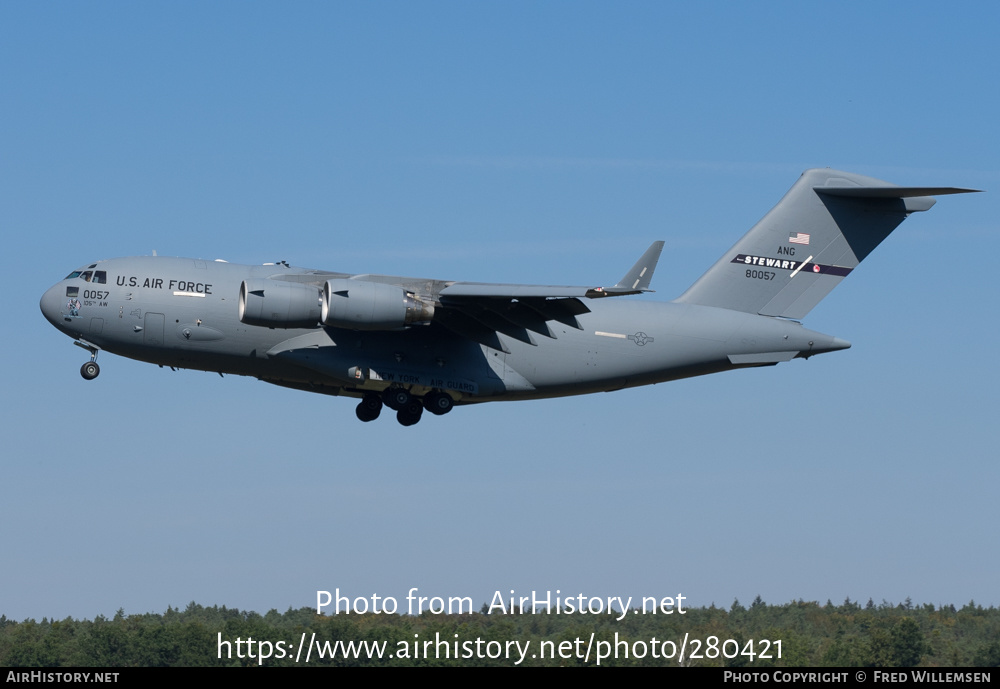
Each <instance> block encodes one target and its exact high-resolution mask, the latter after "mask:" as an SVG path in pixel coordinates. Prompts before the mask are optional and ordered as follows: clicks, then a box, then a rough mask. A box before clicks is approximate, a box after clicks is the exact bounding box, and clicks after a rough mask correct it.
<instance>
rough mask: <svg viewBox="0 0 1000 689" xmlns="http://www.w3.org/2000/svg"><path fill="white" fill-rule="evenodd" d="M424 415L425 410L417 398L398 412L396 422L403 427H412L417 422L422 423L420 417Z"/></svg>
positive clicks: (411, 399) (412, 399)
mask: <svg viewBox="0 0 1000 689" xmlns="http://www.w3.org/2000/svg"><path fill="white" fill-rule="evenodd" d="M423 413H424V408H423V407H422V406H420V402H419V401H418V400H417V399H415V398H412V397H411V398H410V403H409V404H407V405H406V406H405V407H403V408H402V409H400V410H399V411H397V412H396V421H399V423H400V424H401V425H403V426H412V425H413V424H415V423H416V422H418V421H420V417H421V416H422V415H423Z"/></svg>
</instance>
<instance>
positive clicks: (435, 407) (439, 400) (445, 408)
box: [424, 392, 455, 416]
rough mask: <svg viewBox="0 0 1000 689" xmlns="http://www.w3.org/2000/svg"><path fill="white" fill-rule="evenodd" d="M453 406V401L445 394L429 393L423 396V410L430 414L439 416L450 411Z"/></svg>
mask: <svg viewBox="0 0 1000 689" xmlns="http://www.w3.org/2000/svg"><path fill="white" fill-rule="evenodd" d="M454 406H455V400H453V399H452V398H451V395H449V394H448V393H446V392H431V393H428V394H426V395H424V409H426V410H427V411H429V412H430V413H431V414H435V415H437V416H441V415H442V414H447V413H448V412H450V411H451V408H452V407H454Z"/></svg>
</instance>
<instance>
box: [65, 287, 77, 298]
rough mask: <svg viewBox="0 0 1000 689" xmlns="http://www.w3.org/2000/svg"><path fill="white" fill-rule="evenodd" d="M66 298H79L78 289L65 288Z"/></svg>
mask: <svg viewBox="0 0 1000 689" xmlns="http://www.w3.org/2000/svg"><path fill="white" fill-rule="evenodd" d="M66 296H67V297H74V298H75V297H79V296H80V288H79V287H67V288H66Z"/></svg>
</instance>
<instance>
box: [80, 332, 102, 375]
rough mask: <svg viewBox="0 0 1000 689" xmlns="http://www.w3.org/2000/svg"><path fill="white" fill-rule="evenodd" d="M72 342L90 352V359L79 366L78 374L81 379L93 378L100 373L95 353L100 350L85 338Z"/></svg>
mask: <svg viewBox="0 0 1000 689" xmlns="http://www.w3.org/2000/svg"><path fill="white" fill-rule="evenodd" d="M73 344H75V345H76V346H77V347H80V348H81V349H86V350H87V351H88V352H90V361H88V362H87V363H85V364H84V365H83V366H81V367H80V375H81V376H83V379H84V380H93V379H94V378H96V377H97V376H99V375H101V367H100V366H98V365H97V353H98V352H99V351H101V350H99V349H98V348H97V347H96V346H94V345H92V344H90V343H89V342H87V341H85V340H77V341H76V342H74V343H73Z"/></svg>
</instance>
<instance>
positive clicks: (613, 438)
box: [0, 2, 1000, 619]
mask: <svg viewBox="0 0 1000 689" xmlns="http://www.w3.org/2000/svg"><path fill="white" fill-rule="evenodd" d="M998 15H1000V10H997V9H996V8H995V7H994V6H993V5H992V4H991V3H985V2H983V3H961V4H959V5H957V6H954V7H950V8H949V9H947V10H942V9H941V6H940V4H939V3H930V2H914V3H907V4H906V5H899V4H891V3H876V4H874V5H872V4H870V3H851V2H847V3H838V4H837V5H836V6H835V7H834V6H823V7H820V6H818V5H814V4H803V3H758V4H754V5H749V4H737V3H697V4H690V3H683V4H682V3H660V2H655V3H643V2H633V3H628V4H626V5H624V6H622V5H612V4H610V3H606V4H603V3H587V2H572V3H570V2H566V3H559V2H550V3H516V2H514V3H502V4H501V3H448V2H434V3H295V4H292V5H290V4H287V3H236V2H228V3H227V2H217V3H210V4H203V3H184V2H172V3H139V4H136V3H125V2H109V3H101V4H92V3H86V4H81V3H58V2H57V3H46V4H43V5H39V4H29V3H4V4H3V5H0V66H2V69H0V89H2V94H3V96H2V102H3V107H2V108H0V131H2V132H3V133H2V135H0V202H2V208H3V214H2V216H0V223H2V225H0V227H2V230H3V237H4V239H5V249H6V255H7V258H8V261H7V271H6V274H7V278H8V279H7V284H8V285H9V286H10V289H9V290H8V297H7V303H8V305H9V306H11V309H8V314H7V317H6V318H5V319H4V326H3V328H4V330H3V332H4V335H5V338H4V339H5V341H6V342H7V343H8V345H9V346H10V347H11V348H12V349H11V351H10V352H9V354H8V363H9V368H8V370H7V375H6V379H5V383H4V385H3V386H2V388H0V411H2V418H3V429H4V438H5V440H6V443H5V452H4V460H3V466H4V469H3V476H4V479H3V484H2V485H3V494H4V499H3V500H2V501H0V553H2V554H3V561H4V563H5V566H4V567H3V568H0V613H3V614H6V615H7V616H8V617H9V618H15V619H24V618H26V617H35V618H41V617H43V616H48V617H57V618H63V617H66V616H73V617H93V616H94V615H97V614H105V615H110V614H113V613H114V611H115V610H117V609H118V608H119V607H124V608H125V610H126V612H129V613H132V612H147V611H162V610H164V609H166V607H167V606H168V605H174V606H184V605H186V604H187V603H188V602H189V601H191V600H195V601H197V602H199V603H202V604H206V605H213V604H218V605H228V606H236V607H240V608H250V609H255V610H258V611H266V610H267V609H270V608H278V609H285V608H287V607H288V606H294V607H298V606H304V605H310V604H313V603H314V601H315V595H316V594H315V592H316V590H317V589H323V590H327V589H329V590H333V589H335V588H338V587H339V588H340V589H341V591H342V592H344V593H348V594H350V595H352V596H371V595H372V594H378V595H380V596H395V597H397V598H400V599H401V598H403V597H405V595H406V592H407V590H408V589H410V588H411V587H418V588H419V589H420V591H421V592H422V593H425V594H426V595H441V596H453V595H462V596H466V595H467V596H471V597H472V598H473V599H474V600H476V602H477V606H478V604H479V603H481V602H485V601H487V600H489V598H490V597H491V596H492V595H493V592H494V591H497V590H500V591H503V592H507V591H509V590H510V589H515V590H516V591H517V592H518V593H522V592H525V593H527V592H530V590H532V589H535V590H540V591H541V590H553V591H554V590H556V589H559V590H560V591H562V592H563V593H564V594H575V593H578V592H582V593H585V594H587V595H596V596H605V597H606V596H617V595H633V596H642V595H655V596H669V595H675V594H676V593H678V592H680V593H683V594H684V595H685V596H686V597H687V599H688V601H690V603H691V604H692V605H708V604H709V603H712V602H715V603H716V604H719V605H725V606H728V605H729V604H731V603H732V601H733V599H734V598H739V599H740V600H743V601H748V600H751V599H752V598H753V597H754V596H756V595H758V594H759V595H761V596H762V597H763V598H764V600H766V601H768V602H772V603H782V602H786V601H789V600H792V599H799V598H803V599H806V600H817V599H818V600H820V601H825V600H826V599H827V598H831V599H833V600H834V601H836V602H839V601H842V600H843V599H844V598H845V597H848V596H849V597H850V598H852V599H860V600H862V601H865V600H867V599H868V598H869V597H871V598H873V599H874V600H875V601H876V602H880V601H881V600H882V599H886V600H889V601H893V602H896V601H900V600H903V599H904V598H906V597H907V596H909V597H911V598H912V599H913V600H914V601H916V602H921V603H926V602H929V603H935V604H947V603H955V604H958V605H960V604H962V603H965V602H968V600H969V599H973V598H974V599H975V600H976V601H977V602H980V603H984V604H993V605H996V604H1000V599H998V597H997V589H996V581H997V577H998V574H1000V551H998V550H997V548H996V531H997V524H998V522H1000V507H998V502H997V500H996V486H997V484H998V479H1000V469H998V465H997V453H996V449H995V448H996V439H997V433H996V417H997V411H998V403H997V396H996V388H997V383H998V382H1000V381H998V378H1000V376H998V373H997V365H996V354H995V349H996V342H997V340H998V334H1000V329H998V326H997V324H996V316H997V306H998V303H997V302H998V299H997V297H998V288H997V283H996V279H995V268H994V265H993V257H994V256H996V255H997V254H998V252H1000V232H998V229H1000V228H998V222H997V220H996V218H997V213H996V211H995V208H994V203H993V198H994V194H995V193H996V190H997V189H998V188H1000V166H998V163H997V161H998V159H1000V158H998V153H1000V150H998V149H1000V146H998V143H997V141H998V140H997V136H996V127H997V122H1000V96H998V94H997V90H996V88H995V83H994V82H995V74H996V73H997V71H998V67H1000V59H998V57H1000V56H998V50H997V48H996V40H995V36H994V35H993V34H994V29H995V27H996V25H997V21H998V19H1000V16H998ZM825 166H829V167H834V168H839V169H844V170H849V171H852V172H858V173H861V174H866V175H871V176H875V177H880V178H883V179H886V180H888V181H891V182H893V183H896V184H903V185H914V186H917V185H920V186H925V185H926V186H938V185H942V186H943V185H953V186H964V187H972V188H977V189H983V190H985V191H986V193H983V194H977V195H969V196H960V197H944V198H942V199H941V200H940V201H939V203H938V205H937V206H935V207H934V208H933V209H932V210H931V211H930V212H928V213H923V214H917V215H914V216H913V217H911V218H910V219H909V220H908V221H907V222H906V223H905V224H904V225H903V226H902V227H901V228H900V229H899V230H898V231H897V232H896V233H895V234H893V235H892V236H891V237H890V238H889V239H888V240H887V241H886V242H885V243H884V244H883V245H882V246H881V247H879V249H878V250H877V251H876V252H875V253H873V254H872V256H870V257H869V258H868V259H867V260H866V262H865V263H864V264H863V265H862V266H861V267H860V268H859V269H858V270H857V271H855V273H854V274H852V275H851V277H850V279H848V280H845V281H844V283H843V284H842V285H841V286H840V287H838V289H837V290H835V291H834V292H833V294H832V295H831V296H830V297H828V298H827V299H826V300H825V301H824V302H823V303H822V304H821V305H820V306H819V307H817V308H816V309H815V310H813V312H812V313H810V314H809V316H808V317H807V318H806V319H805V325H806V326H807V327H809V328H811V329H814V330H819V331H821V332H827V333H831V334H834V335H837V336H838V337H842V338H844V339H847V340H849V341H851V342H852V343H853V344H854V347H853V348H852V349H850V350H847V351H844V352H838V353H834V354H830V355H828V356H823V357H817V358H815V359H812V360H810V361H807V362H804V361H793V362H790V363H787V364H782V365H780V366H777V367H773V368H769V369H759V370H749V371H742V372H735V373H729V374H723V375H717V376H709V377H704V378H697V379H693V380H687V381H681V382H676V383H671V384H664V385H658V386H653V387H649V388H643V389H637V390H630V391H624V392H619V393H614V394H607V395H595V396H587V397H579V398H570V399H561V400H548V401H538V402H526V403H519V404H501V403H497V404H488V405H481V406H477V407H473V408H461V409H456V410H455V411H454V412H453V413H452V414H450V415H449V416H447V417H443V418H429V419H425V420H424V421H423V422H421V423H420V424H418V425H417V426H415V427H412V428H409V429H405V428H402V427H399V426H398V425H397V424H396V423H395V422H394V421H393V420H391V419H385V420H380V421H379V422H375V423H372V424H364V425H362V424H360V423H359V422H358V421H357V420H356V419H355V417H354V403H353V402H352V401H350V400H342V399H336V398H327V397H322V396H312V395H308V394H305V393H297V392H292V391H288V390H283V389H279V388H275V387H271V386H268V385H266V384H264V383H260V382H257V381H254V380H250V379H241V378H237V377H227V378H226V379H224V380H223V379H220V378H219V376H217V375H214V374H206V373H198V372H190V371H183V372H176V373H174V372H170V371H169V370H161V369H159V368H157V367H155V366H150V365H147V364H141V363H137V362H132V361H128V360H125V359H121V358H118V357H114V356H110V355H104V356H102V357H101V360H100V362H101V365H102V374H101V377H100V378H99V379H98V380H96V381H93V382H89V383H88V382H85V381H83V379H82V378H80V376H79V373H78V369H79V366H80V364H81V363H83V361H84V360H85V358H86V355H85V353H84V352H83V351H82V350H79V349H78V348H76V347H74V346H72V344H71V342H70V340H68V339H67V338H65V337H64V336H62V335H61V334H60V333H58V332H57V331H55V330H54V329H53V328H52V327H51V326H50V325H49V324H48V323H47V322H46V321H45V320H44V319H43V318H42V316H41V314H40V313H39V311H38V299H39V297H40V296H41V294H42V292H43V291H44V290H45V289H46V288H48V287H49V286H50V285H51V284H52V283H54V282H56V281H57V280H59V279H60V278H62V277H63V276H64V275H65V274H66V273H68V272H69V271H70V270H72V269H74V268H76V267H78V266H79V265H81V264H84V263H86V262H89V261H92V260H94V259H98V258H109V257H114V256H130V255H148V254H150V253H152V251H153V250H156V251H157V252H158V253H159V254H160V255H178V256H194V257H200V258H206V259H215V258H224V259H227V260H229V261H232V262H247V263H262V262H267V261H276V260H287V261H289V262H290V263H292V264H293V265H302V266H308V267H315V268H323V269H329V270H341V271H350V272H380V273H390V274H402V275H417V276H427V277H437V278H443V279H461V280H480V281H502V282H531V283H548V284H589V283H593V282H609V281H613V280H617V279H618V278H619V277H620V276H621V274H622V273H624V271H625V270H626V269H627V268H628V267H629V266H630V265H631V264H632V262H633V261H634V260H635V259H636V258H637V257H638V256H639V255H640V254H641V253H642V251H643V250H644V249H645V248H646V247H647V246H648V245H649V243H650V242H651V241H653V240H656V239H663V240H665V241H666V248H665V249H664V254H663V257H662V259H661V262H660V266H659V268H658V272H657V275H656V277H655V278H654V281H653V288H654V289H656V290H657V294H656V295H652V296H649V297H644V298H651V299H671V298H673V297H675V296H677V295H679V294H680V293H681V292H682V291H683V290H684V289H685V288H686V287H687V286H688V285H689V284H691V282H693V281H694V280H695V279H696V278H697V277H698V276H699V275H700V274H701V273H702V272H703V271H704V270H705V269H707V268H708V266H710V265H711V264H712V262H713V261H715V260H716V259H717V258H718V257H719V256H720V255H721V254H722V253H723V252H724V251H725V250H726V249H728V248H729V247H730V246H731V245H732V244H733V243H734V242H735V241H736V239H738V238H739V237H740V236H741V235H742V234H743V232H745V231H746V229H747V228H749V227H750V226H751V225H752V224H753V223H754V222H756V221H757V220H758V219H759V218H760V217H761V216H762V215H763V214H764V213H765V212H766V211H767V210H768V209H769V208H770V207H771V206H772V205H774V203H776V202H777V200H778V199H779V198H780V197H781V195H782V194H784V192H785V191H786V190H787V189H788V187H790V186H791V185H792V183H793V182H794V181H795V179H796V178H797V177H798V175H799V174H800V173H801V172H802V170H804V169H806V168H809V167H825Z"/></svg>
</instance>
